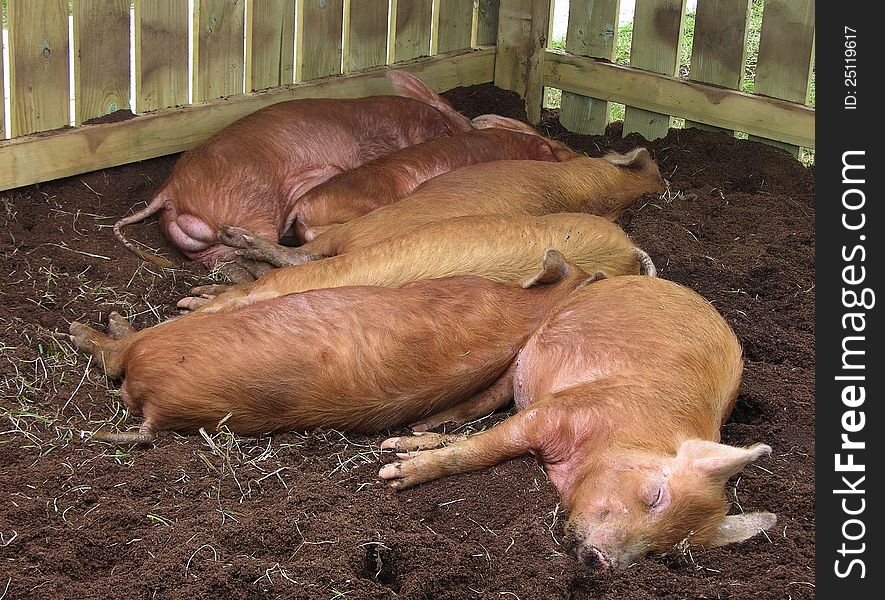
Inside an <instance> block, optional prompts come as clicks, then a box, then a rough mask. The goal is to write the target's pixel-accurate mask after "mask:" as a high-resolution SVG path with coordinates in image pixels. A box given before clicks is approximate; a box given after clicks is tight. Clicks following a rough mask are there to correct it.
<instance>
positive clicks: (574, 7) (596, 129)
mask: <svg viewBox="0 0 885 600" xmlns="http://www.w3.org/2000/svg"><path fill="white" fill-rule="evenodd" d="M620 7H621V1H620V0H571V2H570V3H569V13H568V29H567V30H566V37H565V49H566V51H567V52H570V53H572V54H576V55H579V56H592V57H593V58H605V59H608V60H614V59H615V52H616V50H617V38H618V35H617V33H618V14H619V12H620ZM610 113H611V105H610V104H609V103H608V102H606V101H605V100H600V99H598V98H588V97H587V96H580V95H578V94H572V93H571V92H563V93H562V104H561V107H560V109H559V122H560V123H562V126H563V127H565V128H566V129H568V130H569V131H575V132H578V133H585V134H590V135H600V134H602V133H605V128H606V126H607V125H608V120H609V114H610Z"/></svg>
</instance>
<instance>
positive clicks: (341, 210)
mask: <svg viewBox="0 0 885 600" xmlns="http://www.w3.org/2000/svg"><path fill="white" fill-rule="evenodd" d="M483 124H484V125H485V123H483ZM578 156H580V155H579V154H578V153H577V152H574V151H572V150H569V149H568V148H564V147H562V145H561V144H559V143H558V142H554V141H553V140H547V139H544V138H542V137H541V136H540V135H538V134H537V132H535V131H534V130H532V129H531V128H528V129H527V130H519V131H517V130H516V129H514V128H506V129H505V128H483V129H476V130H472V131H468V132H465V133H459V134H457V135H453V136H451V137H442V138H438V139H435V140H432V141H429V142H424V143H422V144H416V145H414V146H409V147H407V148H404V149H402V150H398V151H396V152H394V153H392V154H388V155H386V156H382V157H381V158H377V159H375V160H373V161H371V162H368V163H366V164H364V165H362V166H361V167H358V168H356V169H353V170H352V171H347V172H345V173H342V174H340V175H336V176H335V177H333V178H332V179H330V180H328V181H326V182H325V183H323V184H322V185H319V186H317V187H315V188H313V189H312V190H310V191H309V192H307V193H306V194H304V195H303V196H301V198H300V199H299V200H298V202H297V203H296V206H295V211H294V214H295V234H296V237H297V238H298V239H299V240H300V241H301V242H304V241H305V239H304V233H305V231H306V230H307V229H310V228H312V227H316V226H325V225H334V224H340V223H344V222H346V221H351V220H353V219H355V218H357V217H360V216H362V215H364V214H366V213H368V212H371V211H373V210H375V209H377V208H380V207H382V206H385V205H387V204H391V203H393V202H395V201H397V200H399V199H401V198H403V197H404V196H406V195H408V194H409V193H411V192H412V190H414V189H415V188H416V187H418V185H420V184H421V183H424V182H425V181H427V180H428V179H431V178H432V177H436V176H437V175H440V174H442V173H448V172H450V171H454V170H456V169H458V168H461V167H465V166H468V165H472V164H476V163H480V162H487V161H492V160H505V159H512V160H543V161H550V162H556V161H559V160H570V159H572V158H576V157H578Z"/></svg>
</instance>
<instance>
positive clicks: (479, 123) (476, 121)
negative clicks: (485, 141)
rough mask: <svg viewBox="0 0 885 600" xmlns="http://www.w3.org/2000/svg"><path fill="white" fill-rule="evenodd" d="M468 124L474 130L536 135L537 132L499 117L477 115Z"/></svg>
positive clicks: (526, 125)
mask: <svg viewBox="0 0 885 600" xmlns="http://www.w3.org/2000/svg"><path fill="white" fill-rule="evenodd" d="M470 123H471V124H472V125H473V126H474V127H475V128H476V129H490V128H496V129H509V130H511V131H519V132H521V133H530V134H532V135H538V132H537V130H535V128H534V127H532V126H531V125H529V124H527V123H523V122H522V121H517V120H516V119H511V118H510V117H502V116H501V115H479V116H478V117H474V118H473V119H471V121H470Z"/></svg>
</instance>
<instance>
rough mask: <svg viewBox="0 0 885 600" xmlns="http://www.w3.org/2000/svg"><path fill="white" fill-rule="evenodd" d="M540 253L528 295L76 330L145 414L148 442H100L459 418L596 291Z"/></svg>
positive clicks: (427, 289) (304, 298)
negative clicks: (548, 326)
mask: <svg viewBox="0 0 885 600" xmlns="http://www.w3.org/2000/svg"><path fill="white" fill-rule="evenodd" d="M539 254H541V253H540V252H538V249H536V260H535V269H534V271H535V273H534V274H533V275H532V276H531V277H529V278H528V279H527V280H526V281H525V282H523V283H522V285H512V284H510V285H507V284H501V283H496V282H492V281H490V280H487V279H483V278H480V277H475V276H460V277H449V278H444V279H432V280H424V281H418V282H415V283H412V284H409V285H407V286H404V287H403V288H401V289H389V288H381V287H368V286H353V287H342V288H335V289H323V290H314V291H311V292H305V293H302V294H290V295H288V296H284V297H281V298H275V299H273V300H270V301H268V302H261V303H256V304H253V305H252V306H250V307H247V308H245V309H243V310H241V311H239V312H237V313H236V314H229V313H219V314H214V315H212V314H196V315H192V316H190V317H187V318H185V319H178V320H174V321H167V322H166V323H163V324H161V325H158V326H156V327H153V328H149V329H145V330H143V331H140V332H137V333H132V332H131V330H128V329H126V328H121V327H120V326H119V323H116V321H117V318H116V317H114V319H113V320H112V324H111V327H110V330H111V333H112V334H113V333H114V332H115V331H116V332H118V334H119V335H118V337H119V338H120V339H113V338H112V337H108V336H105V335H103V334H101V333H99V332H97V331H96V330H94V329H92V328H90V327H87V326H85V325H83V324H81V323H76V322H75V323H73V324H72V325H71V336H72V341H73V342H74V343H75V344H76V346H77V347H78V348H80V349H81V350H83V351H85V352H87V353H88V354H90V355H92V356H93V358H94V359H95V361H96V363H98V364H101V365H102V366H103V367H104V369H105V371H106V373H107V374H108V376H110V377H114V378H117V377H121V376H122V377H124V381H123V386H122V390H121V392H122V397H123V400H124V401H125V402H126V404H127V406H128V407H129V408H130V410H132V411H133V412H134V413H136V414H142V415H143V416H144V424H143V425H142V427H141V429H140V430H139V431H138V432H137V433H129V434H110V435H105V436H103V437H101V436H100V439H104V440H106V441H117V442H139V443H147V442H150V441H151V440H152V439H153V436H154V433H155V432H157V431H163V430H195V429H198V428H200V427H207V428H208V427H215V426H217V424H218V423H219V421H221V420H222V419H225V421H224V422H225V425H226V426H227V427H229V428H230V429H231V431H233V432H235V433H243V434H256V433H262V432H268V431H276V430H285V429H298V430H305V429H313V428H316V427H334V428H337V429H343V430H351V431H354V430H355V431H377V430H379V429H383V428H387V427H392V426H395V425H399V424H403V423H407V422H410V421H413V420H418V419H422V418H424V417H427V416H428V415H431V414H434V413H437V412H440V411H443V410H446V409H449V408H451V407H452V406H455V405H457V404H458V403H460V402H462V401H464V400H466V399H468V398H470V397H471V396H474V395H482V394H483V393H484V390H486V389H487V388H489V387H490V386H491V387H493V388H494V387H495V386H494V384H495V382H496V380H498V379H500V378H501V377H502V375H504V376H506V375H508V374H509V373H510V372H511V371H510V370H509V368H508V367H509V366H510V364H511V363H512V362H513V359H514V357H515V356H516V353H517V352H518V350H519V348H520V347H521V346H522V345H523V344H524V343H525V340H526V339H527V338H528V336H529V335H530V334H531V333H532V331H534V330H535V329H536V328H537V327H538V325H540V323H541V321H542V320H543V318H544V316H545V315H546V313H547V311H548V310H550V309H551V308H552V307H553V306H555V305H556V303H558V302H559V301H560V300H561V299H562V298H564V297H565V296H566V295H567V294H568V293H569V292H571V291H572V290H574V289H575V288H576V287H577V286H578V285H579V284H580V283H581V282H582V281H584V280H586V279H587V275H586V274H585V273H584V272H583V271H581V270H580V269H578V268H577V267H575V266H574V265H570V264H567V263H566V262H565V259H564V258H563V257H562V255H561V254H559V253H558V252H556V251H555V250H548V251H547V252H546V253H543V264H542V265H539V263H540V262H541V261H540V260H539V259H540V258H542V257H541V256H538V255H539ZM392 314H396V319H391V318H390V315H392ZM194 340H199V343H194ZM283 347H285V348H286V351H285V352H280V348H283ZM497 397H498V399H499V400H498V401H499V403H500V402H506V401H509V398H510V396H509V394H497Z"/></svg>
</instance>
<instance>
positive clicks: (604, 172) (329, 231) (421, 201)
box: [222, 148, 665, 265]
mask: <svg viewBox="0 0 885 600" xmlns="http://www.w3.org/2000/svg"><path fill="white" fill-rule="evenodd" d="M664 189H665V185H664V182H663V180H662V179H661V174H660V172H659V171H658V167H657V165H656V164H655V162H654V160H652V158H651V156H649V154H648V151H647V150H646V149H645V148H637V149H635V150H633V151H631V152H629V153H628V154H625V155H622V154H608V155H606V156H604V157H603V158H589V157H586V156H582V157H579V158H575V159H573V160H568V161H566V162H539V161H526V160H499V161H494V162H487V163H481V164H476V165H471V166H469V167H464V168H463V169H458V170H457V171H453V172H451V173H445V174H443V175H439V176H438V177H434V178H433V179H430V180H429V181H427V182H425V183H424V184H422V185H420V186H419V187H417V188H416V189H415V190H414V191H413V192H412V193H411V194H409V195H408V196H406V197H405V198H403V199H402V200H400V201H399V202H396V203H394V204H390V205H388V206H384V207H382V208H379V209H378V210H376V211H373V212H370V213H369V214H366V215H363V216H362V217H359V218H358V219H354V220H353V221H349V222H347V223H344V224H343V225H338V226H335V227H331V228H324V229H323V232H322V233H320V234H319V235H318V236H316V237H315V238H313V233H312V230H307V232H306V233H305V237H306V238H307V239H309V240H310V241H308V242H307V243H306V244H304V245H302V246H300V247H298V248H285V249H279V250H280V253H278V254H275V255H273V256H271V257H268V253H267V252H264V253H263V254H264V258H265V259H266V260H268V261H269V262H271V263H272V264H276V265H282V264H298V263H300V262H305V261H307V260H311V259H317V258H322V257H328V256H335V255H338V254H344V253H346V252H353V251H355V250H358V249H360V248H366V247H367V246H370V245H372V244H375V243H377V242H380V241H381V240H384V239H387V238H389V237H391V236H393V235H401V234H403V233H406V232H408V231H411V230H413V229H415V228H417V227H420V226H422V225H426V224H428V223H434V222H437V221H442V220H444V219H450V218H454V217H461V216H468V215H501V216H541V215H546V214H550V213H559V212H584V213H590V214H595V215H599V216H602V217H604V218H607V219H610V220H614V219H615V218H617V216H618V215H619V214H621V212H622V211H623V210H624V209H625V208H627V207H628V206H630V205H631V204H632V203H633V202H634V201H635V200H636V199H637V198H638V197H639V196H641V195H642V194H645V193H659V192H663V191H664ZM311 238H313V239H311ZM222 239H223V240H224V241H225V243H227V244H228V245H231V246H239V247H242V248H245V249H246V253H245V256H247V257H250V258H259V259H260V258H261V257H260V256H256V255H255V254H254V253H253V252H252V248H254V246H255V245H256V243H259V244H260V243H263V241H264V240H261V238H260V237H257V236H254V235H251V234H250V233H249V232H246V231H242V230H240V229H231V228H228V229H226V230H224V232H223V235H222ZM271 241H276V240H274V239H272V240H271ZM264 245H266V244H264Z"/></svg>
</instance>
